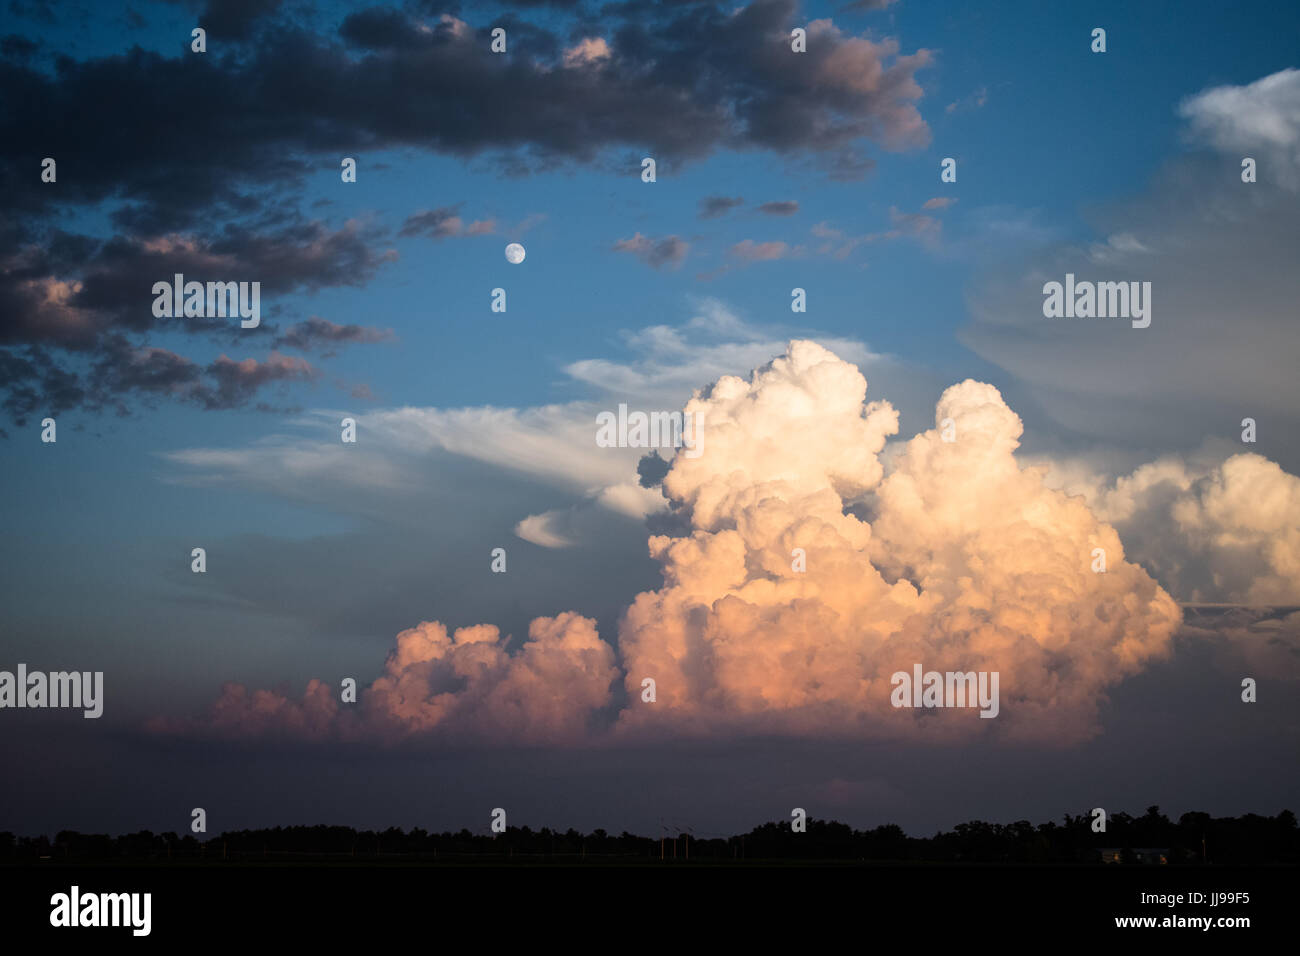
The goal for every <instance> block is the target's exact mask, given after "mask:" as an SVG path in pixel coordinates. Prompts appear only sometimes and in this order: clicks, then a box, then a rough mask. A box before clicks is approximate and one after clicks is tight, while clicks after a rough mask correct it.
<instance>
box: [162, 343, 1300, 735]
mask: <svg viewBox="0 0 1300 956" xmlns="http://www.w3.org/2000/svg"><path fill="white" fill-rule="evenodd" d="M686 411H687V412H690V413H692V414H694V415H699V416H701V418H700V421H701V422H702V428H703V429H704V432H705V436H706V440H705V443H704V448H705V453H704V454H703V455H701V456H699V457H696V458H689V457H686V456H685V455H681V454H679V455H677V456H676V457H675V458H673V459H672V461H671V465H670V467H669V469H668V471H667V474H666V475H664V476H663V480H662V489H663V493H664V494H665V495H666V496H667V498H668V500H669V501H670V503H671V508H672V514H673V518H674V523H673V526H674V529H675V530H673V531H672V532H671V533H663V534H655V535H652V536H651V537H650V539H649V549H650V554H651V556H652V557H653V558H654V559H656V560H657V561H658V562H660V564H661V565H662V573H663V586H662V587H660V588H658V589H657V590H653V591H647V592H643V593H642V594H640V595H638V596H637V597H636V599H635V600H634V601H633V602H632V604H631V606H630V607H628V608H627V610H626V612H625V614H624V616H623V619H622V622H621V624H620V627H619V634H618V645H617V646H618V655H619V657H620V658H621V676H622V678H623V680H624V683H625V686H626V690H627V694H628V701H629V703H628V704H627V706H626V707H625V709H624V710H623V711H622V713H621V714H620V715H619V717H618V719H617V720H616V721H615V722H614V723H613V724H612V725H608V726H606V724H601V723H600V721H599V719H598V713H597V712H598V711H602V710H603V709H605V708H606V707H607V705H609V704H610V703H611V700H612V698H611V697H610V690H609V685H610V683H611V682H612V681H613V680H615V679H617V677H618V676H620V669H619V667H617V666H616V663H615V651H614V648H613V647H612V646H611V645H610V644H608V643H606V642H604V641H602V640H601V639H600V637H599V636H598V635H597V633H596V631H595V627H594V625H593V623H592V622H591V621H590V620H588V619H586V618H583V617H580V616H579V615H577V614H574V613H566V614H561V615H559V616H558V617H555V618H538V619H537V620H535V621H534V622H533V625H532V627H531V628H530V640H529V642H527V643H525V644H524V645H523V647H522V648H521V649H520V650H519V651H518V652H517V653H515V654H510V653H509V652H508V651H507V650H506V649H505V648H504V646H503V644H504V642H502V641H501V640H500V635H499V634H498V632H497V629H496V628H495V627H492V626H490V625H478V626H477V627H473V628H465V629H462V630H460V631H457V632H456V633H455V634H454V635H452V636H448V632H447V630H446V628H445V627H444V626H443V625H441V624H438V623H425V624H421V625H420V626H419V627H417V628H412V629H411V630H408V631H404V632H402V634H400V635H398V638H397V647H396V648H395V650H394V651H393V652H392V654H390V656H389V659H388V663H387V665H386V668H385V672H384V674H383V675H382V676H381V677H379V678H378V679H377V680H376V681H374V682H373V683H372V684H371V685H370V688H369V690H367V691H365V692H364V693H363V695H362V702H361V704H360V705H359V710H358V711H357V712H356V714H355V715H353V714H352V712H350V711H348V712H338V713H335V710H336V708H335V706H334V705H333V704H332V703H331V702H327V701H326V695H325V694H324V692H323V691H322V690H321V689H320V686H319V685H315V684H313V685H309V687H308V690H307V693H306V695H305V696H304V697H303V698H302V699H301V700H291V699H290V698H289V696H288V695H287V694H285V693H283V692H269V693H270V696H267V693H268V692H253V693H249V692H248V691H246V690H244V689H243V688H228V689H227V690H226V691H225V692H224V693H223V695H222V699H221V701H220V702H219V704H218V706H217V708H216V709H215V710H214V711H213V713H212V715H210V716H209V717H208V718H207V719H206V722H205V721H201V722H200V723H199V724H198V725H187V727H188V729H189V730H190V731H193V730H194V728H195V727H196V726H206V727H209V728H210V729H214V730H218V731H220V730H225V731H229V732H232V733H236V734H247V733H252V732H257V733H261V732H270V730H271V729H272V728H276V729H278V730H279V731H284V732H291V733H297V734H299V735H304V736H321V735H323V734H325V735H328V734H337V735H341V736H347V735H349V734H351V735H356V734H370V735H376V736H379V737H381V738H385V739H395V738H401V737H404V736H409V735H426V734H432V735H434V736H435V737H438V738H439V739H443V738H442V737H441V736H439V735H442V734H444V733H446V734H449V735H450V737H449V738H447V739H464V738H470V737H473V738H476V739H478V738H482V739H507V737H509V735H520V736H519V739H524V740H545V741H550V742H558V741H570V740H579V739H594V738H592V736H591V733H590V732H591V730H592V729H593V726H597V725H599V726H602V727H604V728H605V729H604V731H603V732H602V733H605V734H608V733H612V734H615V735H623V734H630V735H633V736H637V735H654V734H669V735H680V734H733V733H744V734H752V733H778V734H786V735H791V734H792V735H808V734H813V735H819V736H828V735H829V736H844V735H847V736H854V737H864V738H866V737H875V738H881V737H884V738H902V739H916V740H934V741H940V740H953V739H961V738H965V737H969V736H971V735H978V734H993V735H997V736H1001V737H1003V738H1005V739H1008V740H1021V741H1035V742H1047V743H1059V744H1068V743H1071V742H1076V741H1079V740H1082V739H1085V738H1087V737H1088V736H1090V735H1092V734H1093V733H1095V732H1096V730H1097V713H1098V706H1099V702H1100V701H1102V700H1103V699H1104V697H1105V693H1106V691H1107V689H1108V688H1110V687H1112V686H1114V685H1115V684H1117V683H1119V682H1120V681H1122V680H1124V679H1125V678H1127V677H1129V676H1131V675H1133V674H1136V673H1138V672H1139V671H1141V670H1142V669H1143V668H1144V667H1145V666H1146V665H1147V664H1148V663H1149V662H1151V661H1152V660H1154V659H1157V658H1160V657H1161V656H1163V655H1165V654H1167V653H1168V652H1169V649H1170V642H1171V637H1172V635H1173V634H1174V632H1175V630H1176V629H1177V628H1178V626H1179V624H1180V621H1181V614H1180V611H1179V608H1178V606H1177V605H1176V604H1175V602H1174V600H1173V599H1172V598H1171V597H1170V596H1169V594H1167V593H1166V592H1165V590H1164V589H1163V588H1162V587H1161V586H1160V585H1159V584H1157V583H1156V581H1155V580H1154V579H1153V578H1152V577H1151V576H1150V575H1149V574H1148V573H1147V571H1145V570H1144V569H1143V568H1141V567H1139V566H1138V565H1137V564H1136V563H1134V562H1133V561H1132V560H1130V559H1129V558H1128V557H1127V556H1126V553H1125V547H1124V545H1123V544H1122V543H1121V540H1120V536H1119V534H1118V533H1117V531H1116V530H1115V528H1114V527H1113V526H1112V525H1111V524H1109V523H1108V522H1107V521H1105V520H1104V519H1103V518H1102V517H1100V516H1099V512H1108V511H1111V510H1113V511H1114V512H1115V513H1116V514H1117V515H1118V514H1119V511H1120V505H1119V502H1118V500H1116V502H1114V503H1113V508H1112V507H1111V506H1110V505H1107V506H1105V507H1099V509H1098V511H1094V510H1092V509H1091V508H1090V507H1089V504H1088V502H1087V501H1086V500H1085V498H1084V497H1083V496H1081V495H1073V496H1071V495H1068V494H1066V493H1065V492H1064V491H1062V490H1059V489H1056V488H1053V487H1049V485H1048V483H1047V481H1046V480H1045V477H1046V474H1047V469H1046V468H1043V467H1036V466H1023V465H1022V464H1021V462H1019V461H1018V460H1017V457H1016V451H1017V448H1018V446H1019V440H1020V436H1021V432H1022V425H1021V421H1020V418H1019V417H1018V416H1017V415H1016V414H1015V413H1014V412H1013V411H1012V410H1011V409H1010V408H1008V407H1007V405H1006V403H1005V402H1004V401H1003V399H1002V396H1001V395H1000V393H999V392H998V391H997V389H995V388H993V387H992V386H990V385H986V384H981V383H978V382H974V381H965V382H962V383H960V384H958V385H954V386H952V387H951V388H949V389H947V390H946V391H945V392H944V393H943V395H942V397H941V398H940V400H939V402H938V405H937V407H936V409H935V424H936V427H935V428H934V429H931V430H927V431H924V432H922V433H920V434H918V435H916V436H915V437H914V438H912V439H910V440H909V441H906V442H903V443H901V444H898V445H897V446H895V447H894V448H893V449H892V453H890V454H885V451H886V444H887V441H888V439H889V438H890V436H891V435H894V434H896V433H897V430H898V414H897V412H896V410H895V409H894V408H893V407H892V406H891V405H890V404H889V403H887V402H884V401H868V400H867V382H866V379H865V378H864V377H863V375H862V374H861V372H860V371H859V370H858V368H857V367H856V366H854V365H853V364H852V363H850V362H846V361H844V360H843V359H841V358H839V357H838V356H836V355H835V354H834V353H833V352H831V351H829V350H828V349H826V348H824V347H822V346H820V345H817V344H816V343H813V342H810V341H794V342H791V343H790V344H789V346H788V348H787V349H786V351H785V354H783V355H781V356H780V357H778V358H776V359H774V360H772V361H771V362H769V363H768V364H766V365H765V366H763V367H762V368H760V369H758V370H757V371H755V372H754V373H753V375H752V376H751V377H750V378H749V379H748V380H746V379H743V378H739V377H736V376H734V375H723V376H721V377H719V378H718V379H717V380H716V381H715V382H714V383H713V384H712V385H710V386H708V387H707V388H704V389H702V390H700V391H698V392H697V394H696V396H695V397H694V398H692V399H691V400H690V401H689V402H688V403H687V404H686ZM945 431H947V432H949V433H950V434H951V435H952V436H953V437H954V438H955V440H953V441H945V440H944V436H943V432H945ZM1231 473H1232V469H1228V471H1227V472H1226V473H1225V474H1227V475H1228V477H1225V478H1224V479H1223V482H1222V485H1223V487H1222V489H1219V487H1218V486H1217V485H1215V484H1214V483H1213V482H1212V483H1211V484H1210V485H1207V486H1206V488H1205V489H1204V491H1203V493H1202V494H1201V495H1200V496H1199V499H1198V502H1199V504H1198V506H1197V508H1196V509H1191V508H1190V506H1189V508H1188V509H1185V510H1187V512H1188V513H1187V518H1186V521H1187V523H1188V525H1189V527H1193V528H1196V529H1198V530H1197V531H1196V533H1198V534H1204V535H1205V536H1206V540H1207V541H1208V542H1209V544H1208V545H1207V547H1210V548H1213V547H1216V546H1217V545H1216V544H1215V540H1216V539H1215V532H1214V529H1215V528H1217V527H1218V526H1219V525H1221V524H1223V523H1225V522H1234V521H1235V522H1236V523H1238V524H1241V523H1244V522H1242V521H1240V520H1238V518H1239V516H1237V510H1238V509H1239V508H1241V507H1244V506H1245V505H1244V502H1245V498H1244V497H1243V495H1242V493H1241V491H1240V489H1239V488H1238V487H1237V486H1236V484H1235V483H1234V481H1233V478H1232V477H1231ZM1275 477H1276V476H1275ZM1288 477H1289V476H1288ZM1291 481H1294V479H1291ZM1293 492H1294V488H1293V487H1292V486H1291V485H1290V484H1287V485H1286V491H1285V494H1282V493H1281V492H1279V497H1278V503H1277V505H1276V507H1275V508H1273V509H1272V511H1276V512H1277V516H1276V517H1275V518H1273V519H1270V521H1272V522H1273V524H1270V523H1269V521H1265V522H1263V525H1261V527H1260V529H1259V533H1260V534H1261V535H1265V534H1268V533H1269V531H1270V529H1271V528H1272V527H1273V525H1274V524H1276V523H1277V522H1278V521H1283V522H1285V521H1287V520H1289V517H1287V516H1289V515H1290V514H1291V513H1292V512H1291V510H1290V509H1292V508H1294V499H1293V497H1292V495H1293ZM614 494H615V493H614V492H611V495H614ZM653 494H654V492H653V491H651V490H650V489H644V488H638V487H636V486H635V485H634V484H631V483H629V485H628V488H627V489H626V490H625V491H621V492H618V493H617V496H618V497H619V498H620V499H626V500H625V503H626V504H629V505H631V506H632V507H636V504H637V502H636V498H635V496H636V495H647V496H648V495H653ZM537 518H538V519H539V520H538V521H536V522H534V525H533V526H532V527H531V530H532V531H533V532H537V531H545V532H546V533H547V534H554V533H556V532H555V528H554V527H552V518H553V516H551V515H549V514H543V515H540V516H537ZM526 520H531V519H526ZM525 523H526V522H521V527H522V526H523V525H524V524H525ZM1257 523H1258V522H1257ZM561 524H562V522H561ZM1207 529H1209V530H1207ZM1099 547H1100V548H1103V549H1105V551H1106V561H1107V567H1106V573H1104V574H1100V573H1094V571H1093V570H1092V565H1093V560H1094V549H1096V548H1099ZM795 549H802V550H803V552H804V553H805V555H806V569H805V570H796V568H795V566H794V564H793V558H794V551H795ZM1279 569H1280V570H1282V571H1286V570H1289V566H1288V565H1280V566H1279ZM917 663H919V664H921V665H922V666H923V667H924V668H925V669H926V670H937V671H963V672H965V671H997V672H998V673H999V674H1000V678H1001V683H1000V686H1001V714H1000V716H999V717H998V718H997V720H995V721H986V720H981V719H979V718H978V716H977V715H976V713H975V711H974V710H970V709H954V710H928V711H919V710H918V711H913V710H910V709H895V708H893V707H892V706H891V704H890V693H891V690H892V686H891V683H890V678H891V675H892V674H893V673H894V672H896V671H899V670H903V671H909V672H910V670H911V668H912V666H913V665H914V664H917ZM646 677H652V678H654V680H655V682H656V685H657V701H656V702H655V703H654V704H648V703H643V702H641V700H640V692H641V685H642V680H643V679H644V678H646ZM331 700H332V698H331ZM331 714H333V716H331ZM593 722H595V723H593ZM606 723H607V722H606ZM501 735H507V736H506V737H502V736H501ZM600 735H601V734H598V735H597V736H600ZM509 739H514V738H513V737H509Z"/></svg>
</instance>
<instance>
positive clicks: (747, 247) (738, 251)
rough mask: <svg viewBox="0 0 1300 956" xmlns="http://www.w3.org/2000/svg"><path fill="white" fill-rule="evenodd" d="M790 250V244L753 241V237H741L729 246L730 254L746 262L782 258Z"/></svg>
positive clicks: (788, 253)
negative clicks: (741, 238)
mask: <svg viewBox="0 0 1300 956" xmlns="http://www.w3.org/2000/svg"><path fill="white" fill-rule="evenodd" d="M791 251H792V250H791V248H790V246H789V245H787V244H786V243H784V242H755V241H754V240H753V239H743V240H741V241H740V242H738V243H736V244H735V245H734V246H732V247H731V254H732V255H733V256H735V257H736V258H737V259H743V260H745V261H746V262H770V261H771V260H773V259H784V258H785V257H786V256H788V255H790V253H791Z"/></svg>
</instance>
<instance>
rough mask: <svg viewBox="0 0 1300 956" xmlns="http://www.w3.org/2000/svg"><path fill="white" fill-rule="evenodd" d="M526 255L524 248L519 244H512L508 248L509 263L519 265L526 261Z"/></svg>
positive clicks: (507, 257)
mask: <svg viewBox="0 0 1300 956" xmlns="http://www.w3.org/2000/svg"><path fill="white" fill-rule="evenodd" d="M524 255H525V253H524V247H523V246H521V245H520V244H519V243H517V242H512V243H510V245H508V246H506V260H507V261H508V262H512V263H514V264H515V265H519V263H521V262H523V261H524Z"/></svg>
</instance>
